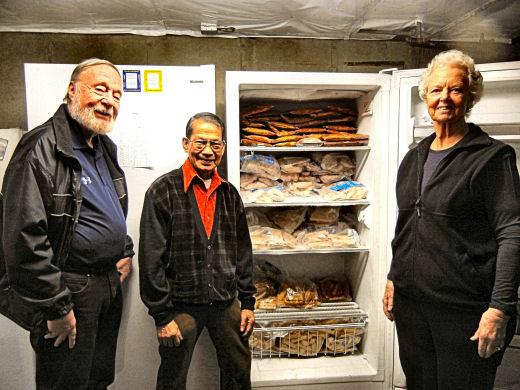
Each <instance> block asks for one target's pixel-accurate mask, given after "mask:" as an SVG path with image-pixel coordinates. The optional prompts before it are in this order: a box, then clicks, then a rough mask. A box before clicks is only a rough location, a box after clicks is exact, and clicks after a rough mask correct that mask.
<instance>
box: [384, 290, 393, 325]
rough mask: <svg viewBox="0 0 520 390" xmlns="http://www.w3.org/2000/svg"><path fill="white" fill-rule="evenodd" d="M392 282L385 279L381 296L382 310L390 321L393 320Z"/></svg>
mask: <svg viewBox="0 0 520 390" xmlns="http://www.w3.org/2000/svg"><path fill="white" fill-rule="evenodd" d="M393 310H394V282H392V281H391V280H387V281H386V287H385V295H384V296H383V311H384V313H385V316H386V318H388V319H389V320H390V321H393V320H394V314H393Z"/></svg>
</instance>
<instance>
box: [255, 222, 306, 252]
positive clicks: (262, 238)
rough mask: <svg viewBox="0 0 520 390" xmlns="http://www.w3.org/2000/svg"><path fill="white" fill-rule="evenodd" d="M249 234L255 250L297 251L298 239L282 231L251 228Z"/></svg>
mask: <svg viewBox="0 0 520 390" xmlns="http://www.w3.org/2000/svg"><path fill="white" fill-rule="evenodd" d="M249 234H250V236H251V241H252V243H253V249H254V250H272V249H295V248H296V245H297V243H296V238H295V237H293V236H292V235H290V234H289V233H287V232H286V231H284V230H282V229H275V228H270V227H265V226H251V227H250V228H249Z"/></svg>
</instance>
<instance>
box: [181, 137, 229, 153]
mask: <svg viewBox="0 0 520 390" xmlns="http://www.w3.org/2000/svg"><path fill="white" fill-rule="evenodd" d="M186 139H187V138H186ZM188 142H189V143H190V144H191V145H192V146H193V150H195V151H197V152H200V151H201V150H204V149H205V148H206V146H208V144H209V147H210V148H211V150H213V151H214V152H220V151H221V150H222V149H224V146H225V145H226V141H220V140H214V141H213V140H212V141H210V140H206V139H196V140H191V139H188Z"/></svg>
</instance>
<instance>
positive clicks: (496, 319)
mask: <svg viewBox="0 0 520 390" xmlns="http://www.w3.org/2000/svg"><path fill="white" fill-rule="evenodd" d="M508 321H509V316H506V315H505V314H504V313H503V312H502V311H501V310H498V309H493V308H491V307H490V308H489V309H487V310H486V311H485V312H484V313H483V314H482V318H481V319H480V323H479V325H478V329H477V331H476V332H475V334H474V335H473V336H471V337H470V340H471V341H476V340H478V354H479V356H480V357H483V358H488V357H490V356H491V355H493V354H494V353H495V352H498V351H500V350H501V349H502V348H503V346H504V339H505V338H506V327H507V322H508Z"/></svg>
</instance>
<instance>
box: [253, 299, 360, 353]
mask: <svg viewBox="0 0 520 390" xmlns="http://www.w3.org/2000/svg"><path fill="white" fill-rule="evenodd" d="M366 322H367V316H366V314H365V313H364V312H363V311H362V310H360V309H358V308H357V305H356V304H355V303H342V304H337V303H336V304H323V305H320V306H318V307H317V308H313V309H308V310H296V309H282V310H277V311H274V312H267V311H258V312H257V313H256V324H255V328H254V329H253V334H252V335H251V338H250V340H249V343H250V346H251V351H252V354H253V356H254V357H259V358H265V357H313V356H320V355H332V356H336V355H347V354H353V353H355V352H356V351H357V345H358V344H359V343H360V342H361V340H362V337H363V334H364V332H365V328H366Z"/></svg>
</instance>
